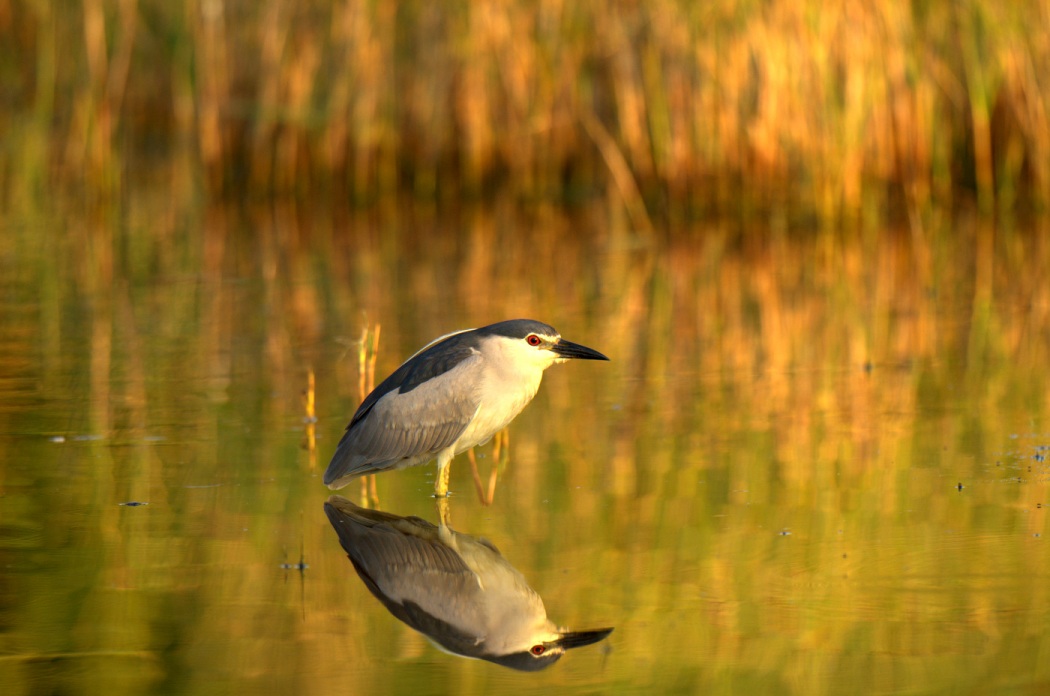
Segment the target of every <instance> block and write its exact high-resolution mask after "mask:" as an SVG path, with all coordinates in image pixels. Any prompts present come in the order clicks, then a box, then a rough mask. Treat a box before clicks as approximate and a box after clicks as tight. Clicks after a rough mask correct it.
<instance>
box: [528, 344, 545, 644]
mask: <svg viewBox="0 0 1050 696" xmlns="http://www.w3.org/2000/svg"><path fill="white" fill-rule="evenodd" d="M525 340H526V341H528V343H529V345H530V346H538V345H539V344H541V343H543V341H541V340H540V337H539V336H537V335H536V334H529V337H528V338H526V339H525ZM540 647H541V648H542V646H540ZM535 649H536V648H533V650H535ZM541 652H542V650H541Z"/></svg>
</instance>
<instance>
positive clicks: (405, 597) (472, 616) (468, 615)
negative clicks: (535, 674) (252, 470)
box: [324, 496, 613, 671]
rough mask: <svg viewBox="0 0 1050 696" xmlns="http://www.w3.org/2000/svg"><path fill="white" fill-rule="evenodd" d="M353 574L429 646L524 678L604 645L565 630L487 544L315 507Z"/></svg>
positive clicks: (354, 509) (331, 502)
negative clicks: (566, 657) (336, 537)
mask: <svg viewBox="0 0 1050 696" xmlns="http://www.w3.org/2000/svg"><path fill="white" fill-rule="evenodd" d="M324 510H325V514H327V515H328V520H329V522H331V524H332V527H333V528H334V529H335V531H336V534H338V535H339V543H340V544H341V545H342V547H343V549H344V550H345V551H346V553H347V556H348V557H349V558H350V562H351V563H353V565H354V570H356V571H357V574H358V576H359V577H360V578H361V580H362V581H363V582H364V584H365V586H366V587H367V588H368V589H369V591H370V592H371V593H372V594H373V595H375V597H376V598H377V599H378V600H379V601H380V602H382V603H383V606H385V607H386V608H387V609H388V610H389V611H390V613H391V614H393V615H394V616H395V617H397V618H398V619H400V620H401V621H402V622H404V623H406V624H407V625H408V626H410V627H411V628H413V629H415V630H417V631H419V632H420V633H422V634H424V635H425V636H427V637H428V638H429V639H430V640H431V641H432V642H434V643H435V644H436V645H437V647H439V648H441V649H443V650H446V651H448V652H451V653H453V654H456V655H462V656H464V657H470V658H477V659H482V660H488V661H489V662H495V663H496V664H500V665H503V666H504V667H510V668H512V669H517V670H523V671H538V670H541V669H545V668H547V667H549V666H551V665H552V664H554V663H555V662H557V661H558V660H559V659H560V658H561V656H562V655H563V654H564V653H565V651H566V650H569V649H571V648H579V647H583V646H585V645H591V644H593V643H597V642H598V641H600V640H602V639H604V638H605V637H606V636H608V635H609V634H610V633H612V630H613V629H612V628H601V629H595V630H587V631H569V630H566V629H563V628H559V627H558V626H556V625H555V624H554V623H552V622H551V621H550V620H549V619H548V618H547V611H546V609H545V608H544V606H543V600H542V599H541V598H540V596H539V595H538V594H536V592H535V591H534V590H533V589H532V588H531V587H529V585H528V583H527V582H526V580H525V578H524V577H523V576H522V574H521V573H519V572H518V571H517V569H515V568H514V567H513V566H511V564H510V563H509V562H507V560H506V559H505V558H504V557H503V556H502V554H501V553H500V552H499V550H498V549H497V548H496V547H495V546H494V545H493V544H492V542H490V541H488V540H487V539H484V538H482V537H474V536H471V535H469V534H462V533H459V532H456V531H453V530H452V529H451V528H449V526H448V525H447V523H446V522H445V521H444V520H442V522H441V523H440V524H439V525H437V526H435V525H433V524H431V523H429V522H427V521H425V520H422V519H420V518H418V517H401V516H399V515H394V514H391V513H387V512H381V511H378V510H368V509H365V508H362V507H359V506H357V505H355V504H354V503H352V502H350V501H349V500H347V499H346V498H343V497H341V496H332V497H330V498H329V499H328V501H327V502H326V503H325V505H324Z"/></svg>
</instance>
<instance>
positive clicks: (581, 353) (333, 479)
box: [324, 319, 608, 497]
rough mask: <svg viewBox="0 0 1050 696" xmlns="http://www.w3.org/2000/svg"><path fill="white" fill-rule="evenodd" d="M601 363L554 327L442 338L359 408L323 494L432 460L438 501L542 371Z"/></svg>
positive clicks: (515, 326)
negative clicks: (467, 456)
mask: <svg viewBox="0 0 1050 696" xmlns="http://www.w3.org/2000/svg"><path fill="white" fill-rule="evenodd" d="M574 358H575V359H581V360H608V358H607V357H605V356H604V355H602V354H601V353H599V352H598V351H596V350H593V349H591V348H587V347H586V346H581V345H579V344H577V343H573V342H571V341H566V340H565V339H563V338H562V337H561V335H560V334H559V333H558V332H557V331H556V330H555V329H554V327H552V326H549V325H547V324H544V323H542V322H538V321H533V320H531V319H511V320H509V321H501V322H499V323H498V324H491V325H489V326H483V327H481V328H480V329H467V330H464V331H458V332H456V333H451V334H448V335H446V336H442V337H441V338H438V339H436V340H434V341H432V342H431V343H429V344H428V345H427V346H425V347H424V348H423V349H422V350H420V351H419V352H418V353H416V354H415V355H413V356H412V357H411V358H409V359H408V360H406V361H405V362H404V363H403V364H402V365H401V367H399V368H397V370H395V371H394V373H393V374H392V375H390V376H389V377H387V378H386V379H385V380H383V382H382V383H381V384H380V385H379V386H378V387H376V388H375V390H373V391H372V393H371V394H369V395H368V397H366V398H365V400H364V401H363V402H362V403H361V406H360V407H359V408H358V409H357V412H356V413H355V414H354V417H353V418H352V419H351V420H350V424H349V425H348V426H346V433H345V434H344V435H343V438H342V440H340V441H339V446H338V447H336V450H335V454H334V455H332V461H331V462H330V463H329V464H328V469H327V470H326V471H325V473H324V483H325V485H327V486H328V487H329V488H333V489H336V488H342V487H343V486H345V485H346V484H347V483H349V482H350V480H351V479H353V478H356V477H358V476H363V475H365V474H371V473H374V472H377V471H387V470H389V469H404V468H406V467H409V466H416V465H418V464H426V463H427V462H429V461H430V460H431V459H435V458H436V459H437V466H438V475H437V479H436V480H435V482H434V494H435V496H437V497H445V496H446V495H448V477H449V463H450V462H451V461H452V458H453V457H455V456H456V455H457V454H459V453H460V452H465V451H466V450H468V449H470V448H471V447H474V446H475V445H479V444H482V443H484V442H487V441H488V440H489V438H491V437H492V436H493V435H495V434H496V433H498V432H499V431H500V430H502V429H503V428H505V427H506V426H507V425H508V424H509V423H510V422H511V421H512V420H514V418H515V417H517V415H518V414H519V413H521V411H522V409H524V408H525V406H526V405H528V403H529V402H530V401H532V397H534V396H535V395H536V391H537V390H538V389H539V387H540V380H541V379H542V378H543V371H544V370H546V369H547V368H548V367H550V366H551V365H553V364H555V363H560V362H565V361H566V360H571V359H574Z"/></svg>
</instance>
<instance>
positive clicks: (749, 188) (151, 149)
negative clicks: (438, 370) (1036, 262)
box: [0, 0, 1050, 228]
mask: <svg viewBox="0 0 1050 696" xmlns="http://www.w3.org/2000/svg"><path fill="white" fill-rule="evenodd" d="M1048 26H1050V3H1048V2H1047V1H1046V0H1032V1H1031V2H1025V3H996V2H992V1H991V0H960V1H959V2H950V3H948V2H945V3H915V2H904V1H903V0H879V1H876V2H872V3H853V2H847V1H845V0H832V1H831V2H824V1H823V0H803V1H802V2H788V1H786V0H777V1H773V2H762V3H759V2H753V1H749V0H718V1H716V2H703V3H697V2H692V1H691V0H653V1H652V2H646V3H635V2H627V1H624V0H591V1H590V2H565V1H564V0H545V1H544V2H539V3H533V2H525V1H524V0H501V1H499V2H486V3H474V2H466V1H457V2H441V3H424V2H400V3H398V2H365V1H364V0H346V1H344V2H334V3H333V2H322V1H321V0H301V1H300V0H295V1H293V0H267V1H266V2H249V1H247V0H233V1H229V2H224V1H223V0H200V1H195V0H176V1H171V0H163V1H162V0H119V1H118V2H109V3H106V2H102V0H83V1H82V2H80V3H79V4H77V5H75V6H74V7H72V8H70V7H69V6H67V4H63V3H56V2H53V0H41V1H40V2H34V3H28V2H22V1H20V0H4V1H3V2H0V32H2V41H0V65H2V68H0V69H2V71H3V83H4V92H5V103H6V105H7V106H6V108H4V110H3V111H2V112H0V126H2V127H0V132H3V133H5V134H6V135H5V136H3V137H4V139H5V141H6V144H5V146H4V152H5V155H4V161H3V162H2V164H0V184H2V185H3V186H2V191H3V193H4V195H6V196H7V197H9V198H10V197H11V196H12V195H14V194H17V193H20V192H25V191H29V192H33V191H39V190H40V187H41V186H42V185H43V186H47V185H51V184H54V183H56V182H58V183H61V184H73V185H84V186H86V187H87V189H88V190H89V191H92V192H97V191H101V192H103V193H107V194H119V193H120V191H122V190H123V189H124V188H125V187H127V186H131V185H137V184H139V183H140V182H141V181H142V180H143V179H144V178H147V177H158V178H159V179H160V181H161V182H162V183H164V184H165V185H172V184H173V183H174V184H180V185H183V186H201V187H202V189H203V191H204V192H205V193H206V194H207V195H209V196H212V197H226V196H231V197H241V196H252V195H272V194H274V193H279V194H295V195H305V194H307V193H316V192H327V193H329V194H331V195H332V196H334V197H335V198H336V199H350V200H353V201H356V202H358V203H362V204H368V203H373V202H375V201H376V200H378V199H380V198H383V197H385V196H387V195H389V194H391V193H394V192H401V193H403V192H406V191H408V192H411V193H412V194H414V195H417V196H420V197H422V198H425V199H433V200H444V199H449V198H452V197H462V196H465V195H466V196H484V195H487V194H488V193H491V192H492V191H493V190H494V189H500V190H502V191H505V190H510V191H511V192H513V193H514V194H516V195H518V196H520V197H522V198H523V199H526V200H532V199H534V198H536V197H542V198H555V199H559V200H566V201H575V200H579V199H580V198H581V197H589V196H593V195H595V194H604V193H605V192H606V191H607V192H608V193H609V195H612V196H614V197H617V198H620V199H622V201H623V203H625V204H626V207H627V210H628V212H629V213H630V215H631V220H632V223H633V224H634V225H635V226H636V227H639V228H645V227H646V226H647V225H648V222H647V220H648V218H649V217H650V216H652V217H660V218H664V217H666V216H668V215H671V216H672V217H673V216H676V215H687V214H693V213H704V214H706V213H718V212H725V211H730V210H732V211H739V210H744V211H747V210H749V209H752V208H760V209H768V208H776V209H788V210H795V211H801V212H805V213H815V214H818V215H820V216H821V217H823V218H826V219H838V218H840V217H846V218H853V217H855V216H858V215H876V216H881V215H882V214H883V213H884V212H885V211H887V210H888V209H897V210H902V211H908V212H909V213H912V214H921V213H923V212H924V211H926V210H928V209H929V208H930V207H931V206H935V205H948V206H951V205H955V204H958V203H959V202H961V201H974V202H975V203H976V204H977V205H978V206H979V207H980V208H981V209H982V210H984V211H991V210H993V209H995V208H996V207H997V206H998V208H999V209H1001V210H1007V211H1012V210H1014V209H1016V208H1018V207H1024V208H1029V207H1032V206H1035V207H1043V206H1046V204H1047V203H1048V201H1050V84H1048V80H1050V78H1048V77H1047V76H1048V75H1050V33H1048V32H1047V31H1045V28H1046V27H1048Z"/></svg>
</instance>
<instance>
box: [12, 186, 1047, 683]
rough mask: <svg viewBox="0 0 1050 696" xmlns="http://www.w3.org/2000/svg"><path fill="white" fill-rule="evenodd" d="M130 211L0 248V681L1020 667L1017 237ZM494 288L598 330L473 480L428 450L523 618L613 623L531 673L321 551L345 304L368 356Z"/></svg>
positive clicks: (1041, 602) (532, 216)
mask: <svg viewBox="0 0 1050 696" xmlns="http://www.w3.org/2000/svg"><path fill="white" fill-rule="evenodd" d="M150 212H151V211H149V210H148V209H145V208H144V209H141V210H140V209H138V208H135V207H132V208H131V209H130V210H129V212H128V215H127V218H126V219H121V220H119V221H113V220H107V219H99V218H97V217H92V216H70V217H69V218H68V219H66V218H63V219H61V220H57V219H49V218H48V216H47V214H46V213H43V212H42V213H40V214H39V217H37V218H34V219H32V220H21V221H15V223H17V224H15V223H12V224H10V225H8V226H7V230H8V231H9V232H10V234H9V235H8V236H7V238H6V240H5V242H4V243H3V244H0V267H2V270H3V273H2V274H0V284H2V290H3V292H2V294H0V303H2V306H0V488H2V490H0V494H2V495H0V555H2V559H0V561H2V566H0V567H2V569H3V570H2V576H0V577H2V580H3V582H2V584H0V626H3V632H2V633H0V686H2V687H3V688H2V689H0V690H2V691H3V692H4V693H14V694H17V693H31V692H47V691H63V690H69V691H86V692H90V691H100V692H103V691H104V692H106V693H112V692H113V691H114V690H118V689H119V690H122V691H126V692H151V693H200V692H201V691H209V690H219V691H244V690H248V689H259V688H265V689H267V690H268V691H273V690H276V691H296V692H300V693H302V692H322V691H330V690H332V689H339V690H340V691H349V692H352V693H364V692H379V693H400V692H412V693H448V692H457V693H491V692H493V691H497V690H501V689H502V690H506V691H511V692H514V693H521V692H534V693H538V692H549V691H551V690H552V689H555V690H566V689H578V690H585V691H586V690H590V691H610V692H615V691H645V692H648V691H660V692H668V691H672V692H685V693H692V692H701V691H704V692H706V691H715V692H718V691H724V692H734V693H800V694H801V693H805V694H813V693H828V694H839V693H842V694H846V693H857V692H858V690H862V691H867V692H874V693H892V692H901V691H905V692H920V693H925V692H950V691H953V690H968V691H972V690H976V691H981V692H994V691H1008V692H1009V691H1015V692H1017V691H1019V692H1026V691H1027V692H1032V691H1035V692H1038V690H1039V689H1040V688H1042V687H1043V686H1045V685H1046V684H1047V683H1050V667H1047V665H1048V664H1050V660H1046V659H1045V658H1046V655H1047V652H1048V649H1050V642H1048V641H1050V638H1047V637H1046V636H1048V635H1050V630H1048V629H1050V589H1048V588H1050V577H1048V575H1050V571H1048V569H1050V552H1048V550H1047V546H1046V544H1047V535H1048V534H1050V529H1048V523H1047V517H1046V514H1047V506H1048V505H1050V494H1048V482H1050V470H1048V465H1047V463H1046V456H1047V454H1048V453H1050V452H1048V450H1047V449H1046V448H1047V446H1048V445H1050V422H1048V399H1050V283H1047V282H1046V278H1047V277H1050V273H1048V272H1050V243H1048V241H1047V240H1048V239H1050V237H1048V236H1047V235H1046V234H1045V232H1046V230H1045V229H1042V228H1040V227H1038V226H1037V225H1033V226H1032V228H1031V229H1026V230H1010V229H1003V228H996V227H993V226H988V225H983V224H977V223H970V222H967V221H966V220H960V221H954V222H952V224H951V225H950V226H949V225H947V224H945V225H944V226H943V227H942V228H937V229H929V230H925V231H920V230H907V231H904V232H901V231H895V230H877V231H871V232H867V233H856V234H853V233H845V232H844V233H842V234H840V235H826V234H822V235H819V236H808V235H805V234H799V233H789V232H785V231H778V230H776V229H769V230H759V231H756V232H754V233H751V234H747V235H742V234H740V233H739V230H734V229H733V228H731V227H726V226H723V225H719V224H708V225H698V226H697V228H696V229H694V230H686V231H683V232H682V233H681V234H678V235H675V236H674V237H673V238H672V239H668V240H664V241H661V240H642V239H637V238H634V237H632V236H631V235H629V234H626V233H625V232H623V231H622V227H621V226H619V225H617V224H615V222H616V221H615V220H612V219H610V217H609V216H608V214H607V213H606V212H604V211H603V210H594V211H576V212H573V213H565V212H563V211H556V210H552V209H545V208H542V207H541V208H538V209H536V210H532V211H529V212H528V213H523V212H521V211H519V210H516V209H514V208H513V207H510V206H508V207H499V206H497V207H493V208H489V209H484V210H472V211H460V212H457V213H455V214H444V213H439V212H438V211H435V210H425V209H424V210H420V209H412V208H405V209H399V210H395V211H387V212H385V213H373V214H370V215H367V216H364V215H362V216H355V215H354V214H350V213H344V214H341V215H334V214H331V215H329V214H327V213H325V212H323V211H304V210H301V209H273V210H251V209H249V210H248V211H247V212H243V211H234V210H228V209H218V210H209V211H206V212H205V213H204V214H202V215H200V216H195V214H193V213H185V212H184V213H180V214H173V215H169V216H157V215H155V214H153V215H151V214H150ZM142 230H151V232H150V233H149V234H147V233H143V232H142ZM132 231H138V232H137V233H132ZM514 316H531V317H535V318H537V319H540V320H543V321H546V322H549V323H551V324H553V325H554V326H557V327H559V328H560V329H562V330H563V331H565V332H566V334H567V335H573V336H576V335H579V336H587V337H588V341H589V342H591V343H593V345H598V346H601V347H602V350H603V352H604V353H606V354H607V355H609V357H610V358H611V359H612V362H611V363H609V365H608V366H607V367H608V368H609V369H603V370H600V371H597V370H587V371H584V370H552V371H550V372H549V374H547V376H546V377H545V384H544V386H543V388H542V389H541V390H540V392H539V394H538V395H537V397H536V399H535V400H534V401H533V403H532V404H531V405H530V406H529V407H528V408H527V409H526V410H525V412H524V413H523V414H522V415H521V416H520V417H519V418H518V419H517V420H515V422H514V423H513V424H512V425H511V427H510V430H511V438H510V445H509V448H508V450H506V451H504V452H503V453H501V455H500V460H501V461H502V462H504V463H503V464H502V465H501V468H500V469H499V476H498V483H497V488H498V490H497V491H496V494H495V495H494V496H492V497H491V500H492V504H491V505H489V506H487V507H486V506H483V505H481V504H480V503H478V502H477V501H476V500H475V494H474V482H473V480H472V476H471V471H470V467H469V466H465V465H464V463H462V462H460V463H459V464H457V465H454V466H453V474H452V482H451V487H452V491H453V493H454V494H455V495H454V497H453V504H454V505H455V514H456V522H457V525H458V526H459V527H461V528H462V529H469V530H471V532H472V533H475V534H479V535H483V536H486V537H488V538H490V539H493V540H494V541H495V542H496V543H497V545H499V546H501V547H506V548H508V549H510V548H512V549H513V559H514V565H515V566H516V567H517V569H518V570H519V571H520V572H521V573H522V575H523V576H525V577H526V578H528V581H529V584H530V585H532V586H533V587H536V588H542V590H543V594H544V601H545V603H546V605H547V606H548V607H551V608H552V611H553V608H554V607H557V611H556V614H557V618H558V621H559V622H564V623H565V625H569V626H587V625H615V626H616V631H615V632H614V633H613V634H612V635H610V636H609V637H608V638H607V639H606V640H604V641H603V642H602V643H601V644H600V645H598V646H593V647H592V648H590V649H586V650H579V651H574V653H573V654H572V655H571V656H570V659H565V660H562V661H561V663H559V665H558V666H557V668H555V669H550V670H546V671H543V672H540V673H537V674H519V673H516V672H512V671H510V670H504V669H501V668H500V667H498V666H496V665H491V664H488V663H485V662H482V661H476V660H450V659H449V658H448V657H447V656H445V655H440V654H436V653H435V651H433V650H432V649H431V648H430V647H429V646H428V645H427V643H426V641H425V639H423V638H422V637H420V636H419V635H418V634H415V633H413V632H411V631H408V630H406V629H405V628H404V627H403V626H402V625H400V624H398V623H397V622H395V621H392V620H391V617H390V615H389V613H387V611H386V610H385V609H384V608H383V607H382V606H379V605H378V604H377V603H376V602H375V601H374V599H372V598H371V597H369V596H367V594H366V593H363V592H361V588H360V586H359V585H355V584H354V583H350V582H348V581H347V571H348V568H347V567H346V561H345V560H344V559H343V558H341V557H337V554H333V553H332V544H333V539H332V538H331V528H330V527H329V525H328V522H327V520H326V519H325V518H324V516H323V515H322V514H321V505H322V503H323V502H324V500H325V499H326V497H327V491H326V489H325V488H324V486H323V485H322V484H321V482H320V472H319V471H318V466H317V463H316V462H317V460H321V461H322V462H323V461H327V458H328V457H329V456H330V454H331V451H332V449H333V448H334V446H335V443H336V442H337V441H338V439H339V436H340V433H341V431H342V428H343V427H344V425H345V423H346V421H347V419H348V418H349V416H350V414H352V413H353V411H354V409H355V407H356V405H357V401H358V399H359V396H358V394H357V392H358V383H359V380H358V374H357V359H356V357H357V354H358V351H357V349H356V346H355V344H354V341H355V340H356V339H357V337H359V336H361V334H362V329H363V328H364V327H366V326H368V325H370V324H372V325H374V324H375V323H381V324H382V327H383V332H382V336H383V343H382V346H381V347H380V350H379V354H378V359H377V362H378V364H377V367H376V370H377V371H378V372H379V373H380V374H387V373H389V372H390V371H391V370H392V369H393V368H394V367H396V366H397V365H398V364H399V363H400V361H401V360H403V359H404V358H405V357H407V356H408V355H411V353H412V352H413V351H414V350H415V349H416V348H417V347H418V346H419V345H422V344H423V343H425V342H426V341H427V340H429V338H430V337H433V336H437V335H442V334H444V333H447V332H448V331H451V330H455V329H457V328H463V327H467V326H477V325H480V324H482V323H485V322H487V321H492V320H498V319H503V318H507V317H514ZM311 371H312V372H313V374H314V375H315V391H316V394H315V399H314V401H313V408H314V413H315V415H316V418H317V422H316V425H315V428H316V450H317V452H316V454H317V456H316V457H311V455H310V453H309V451H308V450H306V449H303V448H302V442H303V440H304V437H303V436H304V432H305V429H306V428H307V425H308V424H307V423H304V418H305V417H306V416H305V414H304V411H303V400H302V392H303V391H304V390H306V389H307V388H308V386H307V385H308V375H309V374H310V372H311ZM477 456H478V457H479V470H480V471H483V472H484V471H489V470H490V469H489V467H490V466H491V459H492V454H491V451H490V450H489V449H487V448H479V451H478V452H477ZM432 477H433V467H418V468H416V469H413V470H406V471H403V472H396V474H391V475H388V476H384V477H379V478H378V479H377V487H378V493H379V497H380V499H381V500H382V502H383V506H384V509H389V510H397V511H398V512H399V513H400V514H402V515H406V516H408V515H416V516H419V517H427V516H429V515H430V514H432V513H431V511H430V506H431V505H432V501H431V499H430V498H429V495H428V494H429V491H430V490H431V489H432V483H433V482H432ZM128 501H142V502H148V503H149V504H148V505H143V506H137V507H130V506H122V505H120V503H123V502H128ZM300 558H302V559H303V560H304V562H305V563H306V565H307V566H308V567H307V568H305V569H303V570H301V571H299V570H296V569H295V568H292V569H288V568H282V564H283V565H293V566H294V565H295V563H296V562H297V561H298V560H299V559H300ZM350 579H353V578H352V576H351V578H350ZM355 583H356V581H355ZM593 622H597V623H593Z"/></svg>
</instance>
